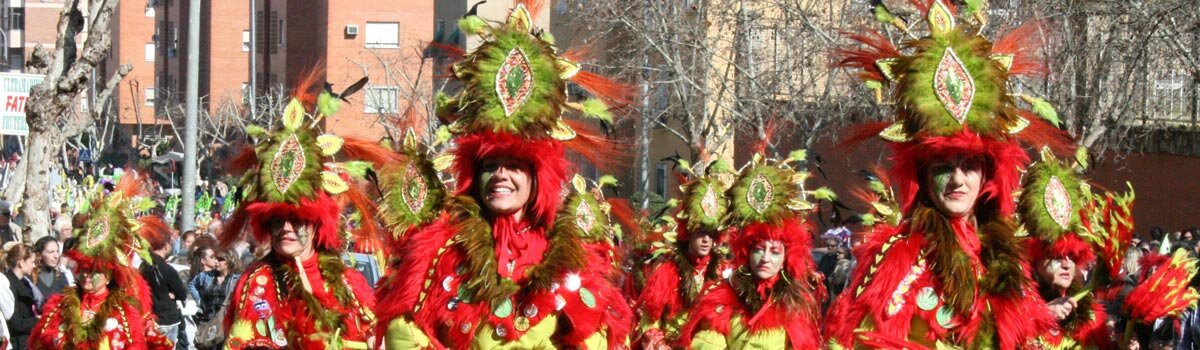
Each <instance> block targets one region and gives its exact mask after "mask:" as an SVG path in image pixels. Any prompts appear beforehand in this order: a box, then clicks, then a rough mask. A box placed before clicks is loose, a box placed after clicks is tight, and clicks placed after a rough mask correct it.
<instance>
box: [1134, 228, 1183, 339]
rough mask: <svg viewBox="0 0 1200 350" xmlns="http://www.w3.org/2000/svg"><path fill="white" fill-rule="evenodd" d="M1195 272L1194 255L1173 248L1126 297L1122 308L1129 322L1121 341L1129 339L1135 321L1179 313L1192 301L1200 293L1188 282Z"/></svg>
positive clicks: (1146, 320)
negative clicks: (1168, 255) (1169, 256)
mask: <svg viewBox="0 0 1200 350" xmlns="http://www.w3.org/2000/svg"><path fill="white" fill-rule="evenodd" d="M1195 276H1196V259H1193V258H1191V257H1189V256H1188V253H1187V252H1185V251H1183V250H1176V251H1175V255H1173V256H1172V257H1171V259H1170V260H1167V261H1163V262H1161V263H1159V264H1158V265H1157V266H1155V270H1154V272H1153V273H1151V275H1150V276H1149V277H1147V278H1146V280H1145V281H1143V282H1142V283H1140V284H1138V285H1137V286H1136V287H1133V290H1132V291H1130V292H1129V296H1127V297H1125V307H1124V311H1125V314H1126V316H1127V317H1128V319H1129V322H1127V323H1126V326H1125V336H1124V338H1123V341H1122V344H1127V343H1128V341H1129V337H1130V335H1131V334H1132V333H1133V324H1134V323H1135V321H1140V322H1143V323H1151V322H1154V320H1156V319H1159V318H1162V317H1165V316H1168V315H1174V316H1178V315H1179V313H1180V312H1183V310H1184V309H1186V308H1189V307H1191V306H1192V305H1195V304H1196V300H1197V299H1200V294H1197V293H1196V290H1195V289H1193V288H1192V287H1189V286H1188V282H1189V281H1191V280H1192V277H1195Z"/></svg>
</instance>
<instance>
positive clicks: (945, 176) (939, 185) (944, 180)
mask: <svg viewBox="0 0 1200 350" xmlns="http://www.w3.org/2000/svg"><path fill="white" fill-rule="evenodd" d="M953 173H954V168H953V167H949V166H939V167H937V168H934V169H933V184H932V185H933V193H944V192H946V185H947V184H949V183H950V174H953Z"/></svg>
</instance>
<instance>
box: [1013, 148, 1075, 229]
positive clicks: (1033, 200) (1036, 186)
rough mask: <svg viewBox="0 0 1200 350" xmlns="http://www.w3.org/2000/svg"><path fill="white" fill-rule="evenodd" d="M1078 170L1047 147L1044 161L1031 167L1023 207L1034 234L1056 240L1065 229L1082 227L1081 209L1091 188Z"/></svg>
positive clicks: (1028, 171)
mask: <svg viewBox="0 0 1200 350" xmlns="http://www.w3.org/2000/svg"><path fill="white" fill-rule="evenodd" d="M1078 170H1079V169H1078V168H1075V167H1072V166H1070V165H1068V164H1066V162H1064V161H1062V160H1059V159H1058V158H1056V157H1054V155H1053V154H1051V153H1050V152H1049V151H1048V150H1043V152H1042V160H1041V161H1039V162H1037V163H1034V164H1033V165H1032V166H1030V167H1029V169H1028V170H1027V172H1026V173H1025V179H1024V189H1023V190H1022V192H1021V204H1020V206H1019V208H1020V213H1021V220H1022V221H1023V222H1024V225H1025V229H1026V230H1028V231H1029V233H1030V234H1031V235H1033V236H1034V237H1038V238H1040V239H1043V240H1046V241H1050V242H1053V241H1056V240H1058V239H1059V238H1060V237H1062V235H1063V234H1065V233H1074V232H1081V231H1082V230H1081V227H1080V226H1079V225H1080V212H1081V211H1082V210H1084V209H1085V208H1084V207H1085V205H1086V204H1087V202H1088V192H1090V191H1089V186H1088V185H1087V183H1086V182H1084V181H1083V180H1081V179H1080V178H1079V174H1078Z"/></svg>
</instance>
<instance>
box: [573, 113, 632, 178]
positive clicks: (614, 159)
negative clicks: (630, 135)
mask: <svg viewBox="0 0 1200 350" xmlns="http://www.w3.org/2000/svg"><path fill="white" fill-rule="evenodd" d="M563 121H565V122H566V123H567V125H568V126H570V127H571V129H572V130H575V138H574V139H571V140H570V141H566V142H563V145H565V146H566V147H567V148H568V149H570V150H571V151H573V152H575V153H577V154H579V155H580V156H582V157H583V158H584V159H587V160H588V162H590V163H592V165H595V166H596V168H599V169H600V170H601V171H603V172H606V173H612V172H615V171H616V170H617V167H618V165H619V164H628V162H627V161H626V160H628V159H627V157H628V156H629V154H630V153H628V152H622V151H621V150H622V149H624V147H621V145H620V143H618V142H615V141H613V140H610V139H608V138H605V137H604V136H601V135H600V134H599V133H597V132H595V131H594V130H593V129H594V128H592V127H591V126H590V125H588V123H587V122H584V121H578V120H571V119H563Z"/></svg>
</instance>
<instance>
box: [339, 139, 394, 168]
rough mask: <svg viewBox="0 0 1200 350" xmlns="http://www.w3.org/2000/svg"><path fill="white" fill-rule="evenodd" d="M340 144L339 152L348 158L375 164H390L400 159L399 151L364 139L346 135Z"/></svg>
mask: <svg viewBox="0 0 1200 350" xmlns="http://www.w3.org/2000/svg"><path fill="white" fill-rule="evenodd" d="M344 140H345V141H346V142H345V143H344V144H342V150H341V153H342V154H343V155H345V156H346V158H349V159H356V160H363V161H368V162H371V163H373V164H375V166H377V167H379V166H383V165H387V164H392V163H395V162H397V161H400V160H401V156H400V154H399V153H396V152H393V151H392V150H390V149H387V148H386V147H383V145H380V144H378V143H375V142H370V141H366V140H361V139H356V138H350V137H346V138H344Z"/></svg>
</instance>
